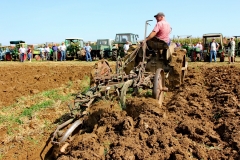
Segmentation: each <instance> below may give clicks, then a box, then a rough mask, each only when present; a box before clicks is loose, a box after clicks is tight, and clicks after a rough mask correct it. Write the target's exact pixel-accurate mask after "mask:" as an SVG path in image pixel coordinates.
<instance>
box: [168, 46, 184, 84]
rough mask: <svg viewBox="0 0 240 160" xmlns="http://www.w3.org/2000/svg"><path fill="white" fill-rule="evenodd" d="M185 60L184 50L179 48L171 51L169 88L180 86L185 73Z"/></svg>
mask: <svg viewBox="0 0 240 160" xmlns="http://www.w3.org/2000/svg"><path fill="white" fill-rule="evenodd" d="M187 64H188V63H187V61H186V52H185V51H182V50H179V51H177V52H174V53H172V57H171V62H170V64H169V65H170V66H171V70H170V72H169V78H168V79H169V83H170V85H171V88H172V89H174V88H175V87H180V85H181V84H182V83H183V82H184V78H185V75H186V73H187Z"/></svg>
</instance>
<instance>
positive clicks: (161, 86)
mask: <svg viewBox="0 0 240 160" xmlns="http://www.w3.org/2000/svg"><path fill="white" fill-rule="evenodd" d="M167 90H168V89H167V88H166V87H165V76H164V70H163V69H162V68H159V69H157V71H156V74H155V76H154V81H153V94H152V95H153V98H155V99H157V100H158V103H159V105H160V107H161V106H162V102H163V98H164V92H165V91H167Z"/></svg>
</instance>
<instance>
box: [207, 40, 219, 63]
mask: <svg viewBox="0 0 240 160" xmlns="http://www.w3.org/2000/svg"><path fill="white" fill-rule="evenodd" d="M218 47H219V44H218V43H217V42H216V41H215V38H213V39H212V42H211V43H210V44H209V50H210V62H212V56H214V62H216V57H217V50H218Z"/></svg>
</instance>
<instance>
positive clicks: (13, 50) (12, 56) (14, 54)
mask: <svg viewBox="0 0 240 160" xmlns="http://www.w3.org/2000/svg"><path fill="white" fill-rule="evenodd" d="M10 45H11V47H10V53H8V54H6V55H5V57H6V58H5V59H6V60H7V61H11V60H15V61H16V60H19V48H20V47H21V46H24V47H25V48H26V49H27V44H26V43H25V41H22V40H19V41H10ZM26 58H27V56H26V54H25V55H24V59H26Z"/></svg>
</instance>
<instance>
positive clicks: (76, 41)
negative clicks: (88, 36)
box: [65, 38, 84, 47]
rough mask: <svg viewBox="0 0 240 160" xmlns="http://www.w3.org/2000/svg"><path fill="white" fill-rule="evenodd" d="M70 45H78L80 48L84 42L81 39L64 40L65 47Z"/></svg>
mask: <svg viewBox="0 0 240 160" xmlns="http://www.w3.org/2000/svg"><path fill="white" fill-rule="evenodd" d="M71 44H78V45H79V46H80V47H83V45H84V42H83V39H81V38H66V39H65V45H66V46H69V45H71Z"/></svg>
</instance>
